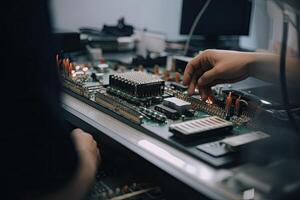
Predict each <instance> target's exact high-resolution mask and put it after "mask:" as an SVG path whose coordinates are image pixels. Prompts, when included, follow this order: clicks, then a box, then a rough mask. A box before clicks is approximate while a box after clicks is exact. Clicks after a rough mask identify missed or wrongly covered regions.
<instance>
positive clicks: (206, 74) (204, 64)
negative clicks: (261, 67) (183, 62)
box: [183, 50, 253, 100]
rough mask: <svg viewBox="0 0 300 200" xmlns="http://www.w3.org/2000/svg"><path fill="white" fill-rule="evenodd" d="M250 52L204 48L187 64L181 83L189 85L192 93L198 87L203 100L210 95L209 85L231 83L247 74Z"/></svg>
mask: <svg viewBox="0 0 300 200" xmlns="http://www.w3.org/2000/svg"><path fill="white" fill-rule="evenodd" d="M252 61H253V55H252V54H251V53H245V52H238V51H225V50H206V51H204V52H202V53H200V54H199V55H198V56H196V57H195V58H193V59H192V60H191V61H190V62H189V63H188V65H187V67H186V69H185V72H184V78H183V84H184V85H187V86H189V87H188V93H189V95H192V94H193V93H194V92H195V89H196V88H198V89H199V92H200V94H201V97H202V98H203V99H204V100H205V99H207V98H208V96H210V95H211V87H212V86H214V85H216V84H221V83H233V82H237V81H240V80H243V79H245V78H247V77H248V76H249V64H250V63H251V62H252Z"/></svg>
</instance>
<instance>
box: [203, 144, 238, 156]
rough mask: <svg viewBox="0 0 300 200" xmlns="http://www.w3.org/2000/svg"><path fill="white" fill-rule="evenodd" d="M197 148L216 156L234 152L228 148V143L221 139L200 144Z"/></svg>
mask: <svg viewBox="0 0 300 200" xmlns="http://www.w3.org/2000/svg"><path fill="white" fill-rule="evenodd" d="M197 149H199V150H200V151H203V152H205V153H207V154H209V155H211V156H214V157H220V156H224V155H227V154H229V153H231V152H232V150H231V149H229V148H227V146H226V144H224V143H222V142H221V141H216V142H210V143H205V144H200V145H198V146H197Z"/></svg>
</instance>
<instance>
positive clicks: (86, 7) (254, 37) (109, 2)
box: [51, 0, 268, 49]
mask: <svg viewBox="0 0 300 200" xmlns="http://www.w3.org/2000/svg"><path fill="white" fill-rule="evenodd" d="M256 2H257V3H256V6H255V9H254V16H253V23H252V25H251V28H252V30H251V35H250V37H243V38H242V40H241V45H242V46H243V47H246V48H252V49H254V48H267V41H268V39H267V38H268V34H267V32H268V30H266V29H267V28H268V26H267V25H266V23H267V21H266V16H265V14H264V11H265V9H266V8H265V0H256ZM51 5H52V6H51V7H52V12H53V22H54V27H55V28H58V29H62V30H78V28H79V27H81V26H93V27H99V28H101V27H102V25H103V24H104V23H106V24H115V23H116V22H117V19H119V18H120V17H122V16H124V17H125V19H126V21H127V22H128V23H130V24H132V25H134V26H136V27H139V28H148V29H149V30H152V31H158V32H163V33H165V34H166V35H167V37H168V38H169V39H180V38H182V37H180V35H179V27H180V17H181V5H182V0H51Z"/></svg>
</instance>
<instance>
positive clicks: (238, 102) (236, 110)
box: [234, 96, 241, 116]
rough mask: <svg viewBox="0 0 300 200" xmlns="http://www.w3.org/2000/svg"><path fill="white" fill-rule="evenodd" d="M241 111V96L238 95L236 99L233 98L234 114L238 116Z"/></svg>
mask: <svg viewBox="0 0 300 200" xmlns="http://www.w3.org/2000/svg"><path fill="white" fill-rule="evenodd" d="M240 113H241V96H239V97H238V98H237V99H236V100H235V105H234V114H235V115H236V116H239V115H240Z"/></svg>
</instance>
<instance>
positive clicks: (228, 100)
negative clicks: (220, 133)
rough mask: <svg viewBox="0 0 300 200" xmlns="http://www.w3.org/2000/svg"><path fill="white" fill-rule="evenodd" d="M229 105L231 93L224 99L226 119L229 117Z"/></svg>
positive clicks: (230, 103)
mask: <svg viewBox="0 0 300 200" xmlns="http://www.w3.org/2000/svg"><path fill="white" fill-rule="evenodd" d="M231 105H232V96H231V92H230V93H229V95H228V96H227V97H226V106H225V114H226V118H229V117H230V108H231Z"/></svg>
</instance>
